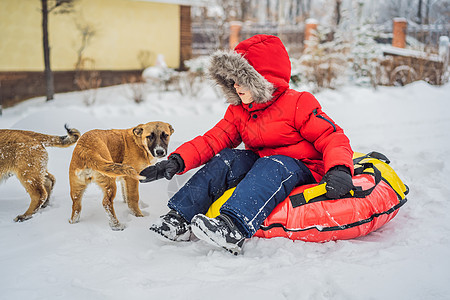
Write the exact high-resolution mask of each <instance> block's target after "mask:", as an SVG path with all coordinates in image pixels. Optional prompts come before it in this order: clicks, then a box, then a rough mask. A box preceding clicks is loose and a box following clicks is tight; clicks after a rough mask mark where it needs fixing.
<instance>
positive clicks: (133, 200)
mask: <svg viewBox="0 0 450 300" xmlns="http://www.w3.org/2000/svg"><path fill="white" fill-rule="evenodd" d="M124 181H125V186H126V192H127V196H126V198H127V203H128V207H129V208H130V210H131V212H132V213H133V215H135V216H136V217H143V216H144V215H143V214H142V212H141V209H140V208H139V181H137V180H136V179H134V178H130V177H126V178H124Z"/></svg>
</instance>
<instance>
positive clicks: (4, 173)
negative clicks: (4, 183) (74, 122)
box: [0, 125, 80, 222]
mask: <svg viewBox="0 0 450 300" xmlns="http://www.w3.org/2000/svg"><path fill="white" fill-rule="evenodd" d="M65 128H66V130H67V135H65V136H53V135H46V134H42V133H37V132H33V131H24V130H10V129H0V181H1V179H2V178H3V179H5V178H6V177H9V176H12V175H16V176H17V178H18V179H19V181H20V183H22V185H23V186H24V188H25V189H26V190H27V192H28V194H29V195H30V197H31V203H30V206H29V207H28V210H27V211H26V212H25V213H24V214H23V215H19V216H17V217H16V218H15V219H14V221H16V222H18V221H25V220H27V219H29V218H31V217H32V215H33V214H34V213H35V212H36V211H37V210H38V209H39V208H41V207H45V206H47V204H48V200H49V198H50V193H51V192H52V189H53V186H54V185H55V176H53V175H52V174H50V173H49V172H48V170H47V162H48V153H47V150H45V147H68V146H70V145H72V144H74V143H75V142H76V141H77V140H78V138H79V137H80V132H79V131H78V130H76V129H73V128H68V127H67V125H66V126H65Z"/></svg>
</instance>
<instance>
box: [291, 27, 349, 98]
mask: <svg viewBox="0 0 450 300" xmlns="http://www.w3.org/2000/svg"><path fill="white" fill-rule="evenodd" d="M329 34H330V31H329V29H327V28H325V27H321V26H319V27H318V30H316V31H315V32H313V35H312V37H311V38H310V40H309V41H307V44H306V47H305V50H304V52H303V55H302V56H301V57H300V58H299V59H291V62H292V72H291V84H292V85H293V86H297V87H298V86H300V85H303V86H304V85H306V86H307V87H308V89H310V90H311V91H313V92H317V91H319V90H321V89H323V88H332V89H334V88H336V87H337V86H339V85H340V84H341V83H342V82H343V81H344V80H345V76H343V75H345V74H346V69H347V62H346V54H347V52H348V46H347V45H346V44H345V43H344V42H343V41H342V40H340V39H333V40H331V41H328V40H327V37H328V36H329Z"/></svg>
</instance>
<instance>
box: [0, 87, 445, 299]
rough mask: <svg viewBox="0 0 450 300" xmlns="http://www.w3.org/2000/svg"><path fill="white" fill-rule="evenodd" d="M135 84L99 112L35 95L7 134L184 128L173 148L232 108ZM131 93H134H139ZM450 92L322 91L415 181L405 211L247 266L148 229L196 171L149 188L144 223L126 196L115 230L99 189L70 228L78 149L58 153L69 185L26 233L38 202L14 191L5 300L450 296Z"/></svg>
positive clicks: (107, 99)
mask: <svg viewBox="0 0 450 300" xmlns="http://www.w3.org/2000/svg"><path fill="white" fill-rule="evenodd" d="M129 94H130V91H129V88H128V86H126V85H122V86H116V87H110V88H104V89H100V90H99V91H98V93H97V101H96V102H95V103H94V104H93V105H91V106H85V105H84V104H83V103H84V102H83V95H82V93H79V92H74V93H67V94H58V95H56V97H55V100H54V101H53V102H51V103H45V100H44V98H35V99H32V100H29V101H27V102H25V103H22V104H20V105H17V106H15V107H13V108H8V109H4V111H3V115H2V116H1V117H0V128H16V129H28V130H35V131H41V132H45V133H50V134H56V135H63V134H64V133H65V130H64V127H63V126H64V124H65V123H68V124H69V125H70V126H71V127H75V128H77V129H79V130H80V131H82V132H85V131H87V130H90V129H93V128H130V127H133V126H135V125H137V124H139V123H144V122H148V121H154V120H162V121H166V122H169V123H171V124H172V125H173V127H174V129H175V133H174V134H173V136H172V140H171V144H170V149H169V151H170V150H174V149H175V148H176V147H177V146H178V145H180V144H181V143H182V142H184V141H187V140H189V139H192V138H194V137H195V136H197V135H199V134H202V133H203V132H205V131H206V130H207V129H209V128H210V127H211V126H213V125H214V124H215V123H217V122H218V120H219V119H220V118H221V117H222V116H223V114H224V112H225V109H226V104H225V103H224V101H223V99H218V98H217V96H216V93H215V92H214V91H213V90H212V89H210V88H205V89H204V93H203V94H202V95H201V96H200V97H198V98H195V99H191V98H185V97H182V96H180V95H179V94H177V93H175V92H166V93H150V94H147V97H146V101H145V102H143V103H141V104H135V103H134V102H133V101H132V100H131V98H130V97H129ZM127 95H128V96H127ZM448 95H450V84H447V85H445V86H443V87H434V86H430V85H428V84H426V83H424V82H415V83H413V84H410V85H407V86H405V87H379V88H378V89H377V90H372V89H370V88H365V87H355V86H351V85H348V86H345V87H343V88H340V89H338V90H325V91H323V92H321V93H318V94H316V97H317V98H318V99H319V101H320V102H321V103H322V105H323V107H324V110H325V111H326V112H327V114H328V115H330V116H331V117H332V118H333V119H334V120H335V121H336V122H337V123H338V124H339V125H341V127H343V128H344V129H345V131H346V133H347V134H348V136H349V137H350V140H351V143H352V146H353V148H354V150H355V151H358V152H369V151H372V150H375V151H379V152H382V153H384V154H385V155H386V156H387V157H388V158H389V159H390V160H391V161H392V163H391V165H392V166H393V167H394V169H395V170H396V171H397V173H398V175H399V176H400V178H402V179H403V181H404V182H405V183H406V184H408V185H409V188H410V190H411V191H410V194H409V195H408V200H409V201H408V202H407V203H406V204H405V205H404V206H403V207H402V208H401V209H400V211H399V213H398V215H397V216H396V217H395V218H394V219H393V220H392V221H391V222H390V223H388V224H386V225H385V226H383V227H382V228H380V229H379V230H378V231H376V232H373V233H371V234H369V235H368V236H365V237H362V238H358V239H354V240H348V241H337V242H328V243H321V244H317V243H305V242H301V241H295V242H294V241H291V240H288V239H285V238H275V239H259V238H253V239H251V240H248V241H247V242H246V243H245V245H244V252H243V255H239V256H236V257H235V256H233V255H230V254H229V253H227V252H225V251H223V250H221V249H216V248H214V247H212V246H209V245H208V244H206V243H204V242H201V241H194V242H179V243H170V242H163V241H161V240H159V239H158V238H157V237H155V236H154V235H153V234H152V233H151V232H150V231H149V230H148V227H149V226H150V224H152V222H154V221H155V220H156V219H157V218H158V216H159V215H161V214H163V213H166V212H167V210H168V209H167V208H166V203H167V200H168V197H169V195H172V194H173V193H174V192H175V191H176V190H177V189H178V188H179V187H180V185H182V184H183V182H185V181H186V180H187V178H188V177H189V176H191V175H192V172H189V173H188V174H186V175H183V176H176V177H175V178H174V179H173V180H172V181H167V180H165V179H162V180H160V181H156V182H152V183H147V184H141V185H140V195H141V207H142V210H143V212H144V214H145V216H144V217H143V218H137V217H134V216H132V214H131V213H130V211H129V210H128V208H127V206H126V204H125V203H124V202H123V201H122V199H121V198H122V195H121V192H120V189H118V195H117V196H116V201H115V209H116V213H117V215H118V218H119V220H120V221H121V222H122V223H124V224H126V225H127V228H126V229H125V230H124V231H119V232H117V231H112V230H111V229H110V227H109V226H108V219H107V216H106V214H105V212H104V210H103V207H102V205H101V191H100V189H99V188H97V187H96V186H94V185H91V186H90V187H89V188H88V189H87V191H86V193H85V196H84V199H83V210H82V212H81V218H80V222H79V223H77V224H69V222H68V219H69V217H70V214H71V199H70V196H69V186H68V165H69V162H70V157H71V153H72V150H73V147H70V148H64V149H62V148H48V152H49V171H50V172H51V173H52V174H54V175H55V176H56V185H55V188H54V191H53V194H52V197H51V199H50V204H49V206H48V207H46V208H45V209H42V210H40V211H39V212H38V213H36V214H35V215H34V216H33V218H32V219H30V220H28V221H25V222H23V223H15V222H13V219H14V218H15V217H16V216H17V215H18V214H22V213H23V212H24V211H25V210H26V209H27V207H28V205H29V203H30V200H29V197H28V195H27V194H26V192H25V190H24V189H23V187H22V186H21V185H20V183H19V182H18V181H17V179H16V178H15V177H11V178H9V179H8V180H6V181H5V182H3V183H2V185H0V208H1V209H0V236H1V248H0V265H1V267H0V291H1V295H2V298H3V299H21V298H24V299H124V298H126V299H205V298H214V299H219V300H220V299H229V298H231V297H237V298H239V299H449V298H450V285H449V284H448V283H449V282H450V259H449V255H450V222H449V221H448V220H449V216H448V214H449V213H450V201H449V195H450V185H449V183H448V182H449V177H450V176H449V175H450V172H449V163H448V161H447V159H448V157H450V139H449V134H448V132H449V129H450V117H449V114H448V111H449V109H450V102H449V100H450V99H449V96H448Z"/></svg>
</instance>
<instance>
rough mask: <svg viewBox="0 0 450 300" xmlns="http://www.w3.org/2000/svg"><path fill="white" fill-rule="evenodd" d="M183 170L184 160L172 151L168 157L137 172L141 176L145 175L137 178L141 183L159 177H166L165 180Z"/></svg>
mask: <svg viewBox="0 0 450 300" xmlns="http://www.w3.org/2000/svg"><path fill="white" fill-rule="evenodd" d="M183 170H184V161H183V159H182V158H181V156H180V155H179V154H177V153H174V154H172V155H170V156H169V159H167V160H163V161H160V162H158V163H156V164H154V165H153V166H149V167H147V168H145V169H144V170H142V171H141V173H139V175H141V176H145V177H146V178H145V179H141V180H139V181H140V182H141V183H145V182H150V181H154V180H157V179H161V178H166V179H167V180H170V179H172V177H173V176H174V175H175V174H176V173H178V172H181V171H183Z"/></svg>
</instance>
